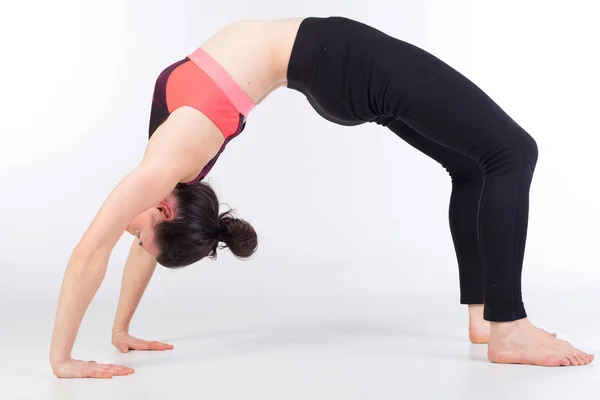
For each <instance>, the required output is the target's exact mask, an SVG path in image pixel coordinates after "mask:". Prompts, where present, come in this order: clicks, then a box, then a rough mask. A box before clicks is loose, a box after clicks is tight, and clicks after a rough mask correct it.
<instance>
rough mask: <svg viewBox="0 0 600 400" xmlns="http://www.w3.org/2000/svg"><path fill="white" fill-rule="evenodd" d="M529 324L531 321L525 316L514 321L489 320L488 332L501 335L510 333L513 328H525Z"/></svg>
mask: <svg viewBox="0 0 600 400" xmlns="http://www.w3.org/2000/svg"><path fill="white" fill-rule="evenodd" d="M530 326H531V322H529V320H528V319H527V318H522V319H517V320H515V321H505V322H493V321H492V322H490V332H494V333H498V334H501V335H506V334H510V333H511V332H514V331H515V330H520V329H525V328H528V327H530Z"/></svg>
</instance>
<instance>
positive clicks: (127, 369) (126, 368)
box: [106, 364, 135, 372]
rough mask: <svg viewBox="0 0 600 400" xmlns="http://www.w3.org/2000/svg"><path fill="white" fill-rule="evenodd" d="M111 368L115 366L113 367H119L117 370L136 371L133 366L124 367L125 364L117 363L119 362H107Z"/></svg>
mask: <svg viewBox="0 0 600 400" xmlns="http://www.w3.org/2000/svg"><path fill="white" fill-rule="evenodd" d="M106 365H107V366H108V367H109V368H113V369H117V370H123V371H128V372H135V370H134V369H133V368H129V367H124V366H123V365H117V364H106Z"/></svg>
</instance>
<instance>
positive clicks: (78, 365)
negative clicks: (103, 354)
mask: <svg viewBox="0 0 600 400" xmlns="http://www.w3.org/2000/svg"><path fill="white" fill-rule="evenodd" d="M52 371H53V372H54V375H56V376H57V377H59V378H104V379H110V378H112V377H113V376H123V375H130V374H133V373H134V372H135V371H134V369H133V368H127V367H122V366H120V365H114V364H98V363H96V361H80V360H72V359H69V360H68V361H66V362H64V363H62V364H60V365H58V366H56V367H55V366H52Z"/></svg>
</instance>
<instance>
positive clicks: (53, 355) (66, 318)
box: [50, 250, 110, 366]
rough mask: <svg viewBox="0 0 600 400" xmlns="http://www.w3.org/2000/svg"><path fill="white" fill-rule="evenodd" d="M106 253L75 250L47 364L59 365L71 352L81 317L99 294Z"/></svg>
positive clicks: (69, 266) (62, 292) (68, 270)
mask: <svg viewBox="0 0 600 400" xmlns="http://www.w3.org/2000/svg"><path fill="white" fill-rule="evenodd" d="M109 256H110V253H109V252H102V251H99V252H95V253H92V254H89V253H86V252H82V251H78V250H75V251H74V252H73V254H72V255H71V258H70V260H69V263H68V264H67V269H66V271H65V275H64V278H63V283H62V287H61V290H60V297H59V300H58V309H57V312H56V320H55V323H54V332H53V335H52V345H51V349H50V363H51V364H52V365H53V366H55V365H60V364H62V363H63V362H65V361H68V360H69V359H70V358H71V351H72V349H73V344H74V343H75V338H76V337H77V332H78V331H79V326H80V325H81V321H82V320H83V316H84V314H85V312H86V310H87V308H88V306H89V304H90V302H91V301H92V298H93V297H94V295H95V294H96V292H97V291H98V288H99V287H100V284H101V283H102V280H103V279H104V275H105V274H106V266H107V264H108V259H109Z"/></svg>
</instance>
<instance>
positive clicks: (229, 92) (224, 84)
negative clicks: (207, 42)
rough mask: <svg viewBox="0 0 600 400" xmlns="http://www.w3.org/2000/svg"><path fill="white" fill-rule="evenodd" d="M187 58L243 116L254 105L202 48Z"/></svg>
mask: <svg viewBox="0 0 600 400" xmlns="http://www.w3.org/2000/svg"><path fill="white" fill-rule="evenodd" d="M188 58H189V59H190V60H191V61H192V62H193V63H194V64H196V65H197V66H198V67H199V68H200V69H201V70H202V71H204V72H205V73H206V75H208V76H209V77H210V79H212V80H213V81H214V82H215V83H216V84H217V86H219V87H220V88H221V90H223V93H225V96H227V98H228V99H229V101H231V103H232V104H233V106H234V107H235V108H236V109H237V110H238V111H239V112H240V114H242V115H243V116H245V117H248V115H249V114H250V111H252V109H253V108H254V107H255V106H256V104H254V102H253V101H252V99H250V97H248V95H247V94H246V93H245V92H244V91H243V90H242V88H240V86H239V85H238V84H237V82H236V81H234V80H233V78H232V77H231V75H229V73H228V72H227V71H226V70H225V68H223V67H222V66H221V64H219V63H218V62H217V61H216V60H215V59H214V58H212V57H211V56H210V54H208V53H207V52H206V51H205V50H204V49H202V48H200V47H199V48H198V49H196V50H195V51H194V52H193V53H192V54H190V55H189V56H188Z"/></svg>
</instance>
